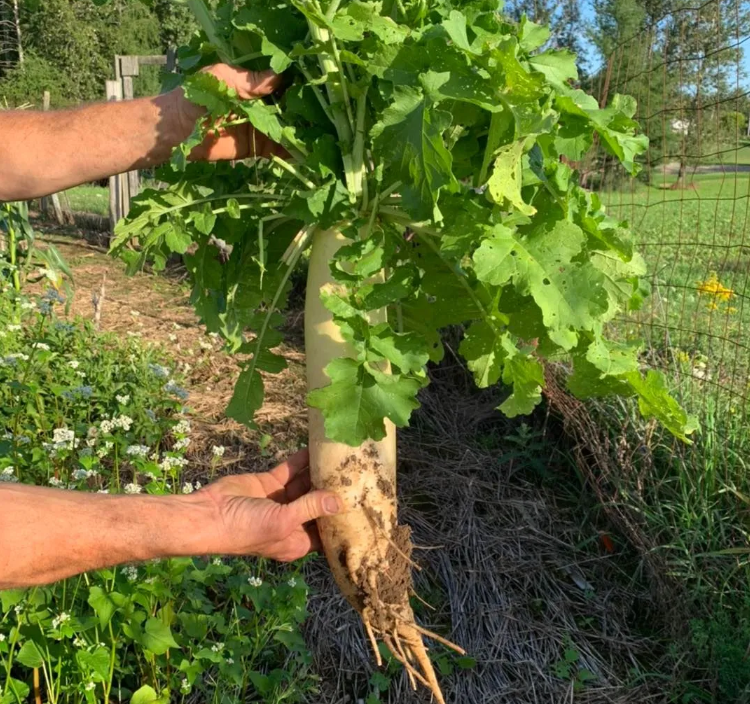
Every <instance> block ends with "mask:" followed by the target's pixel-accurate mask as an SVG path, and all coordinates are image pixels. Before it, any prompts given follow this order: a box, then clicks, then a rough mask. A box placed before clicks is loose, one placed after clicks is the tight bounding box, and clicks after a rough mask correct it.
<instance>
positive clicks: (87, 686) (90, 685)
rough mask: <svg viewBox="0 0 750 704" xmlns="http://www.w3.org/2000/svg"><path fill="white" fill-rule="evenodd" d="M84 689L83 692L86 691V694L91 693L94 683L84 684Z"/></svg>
mask: <svg viewBox="0 0 750 704" xmlns="http://www.w3.org/2000/svg"><path fill="white" fill-rule="evenodd" d="M84 689H85V690H86V691H87V692H90V691H92V690H93V689H96V683H95V682H87V683H86V686H85V687H84Z"/></svg>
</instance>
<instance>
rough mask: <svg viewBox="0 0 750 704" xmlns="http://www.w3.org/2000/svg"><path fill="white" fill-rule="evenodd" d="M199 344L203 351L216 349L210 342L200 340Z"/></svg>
mask: <svg viewBox="0 0 750 704" xmlns="http://www.w3.org/2000/svg"><path fill="white" fill-rule="evenodd" d="M198 344H199V345H200V348H201V349H202V350H212V349H213V348H214V346H213V345H212V344H211V343H210V342H204V341H203V340H198Z"/></svg>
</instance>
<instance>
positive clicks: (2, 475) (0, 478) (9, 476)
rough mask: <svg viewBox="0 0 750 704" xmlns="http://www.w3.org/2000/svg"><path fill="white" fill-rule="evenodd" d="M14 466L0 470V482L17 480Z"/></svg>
mask: <svg viewBox="0 0 750 704" xmlns="http://www.w3.org/2000/svg"><path fill="white" fill-rule="evenodd" d="M15 471H16V468H15V467H6V468H5V469H4V470H3V471H2V472H0V482H17V481H18V477H17V476H16V475H15Z"/></svg>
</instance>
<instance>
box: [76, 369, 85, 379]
mask: <svg viewBox="0 0 750 704" xmlns="http://www.w3.org/2000/svg"><path fill="white" fill-rule="evenodd" d="M76 376H78V377H80V378H81V379H85V378H86V372H82V371H81V370H80V369H79V370H78V371H77V372H76Z"/></svg>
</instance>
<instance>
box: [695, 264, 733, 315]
mask: <svg viewBox="0 0 750 704" xmlns="http://www.w3.org/2000/svg"><path fill="white" fill-rule="evenodd" d="M697 285H698V293H699V295H701V296H711V297H713V299H714V302H713V303H712V304H711V308H712V310H715V309H716V301H722V302H726V301H728V300H729V299H730V298H732V296H734V291H733V290H732V289H731V288H727V287H726V286H724V285H723V284H722V283H721V282H720V281H719V278H718V276H717V275H716V272H715V271H712V272H711V275H710V276H709V277H708V278H707V279H706V280H705V281H698V284H697Z"/></svg>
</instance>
